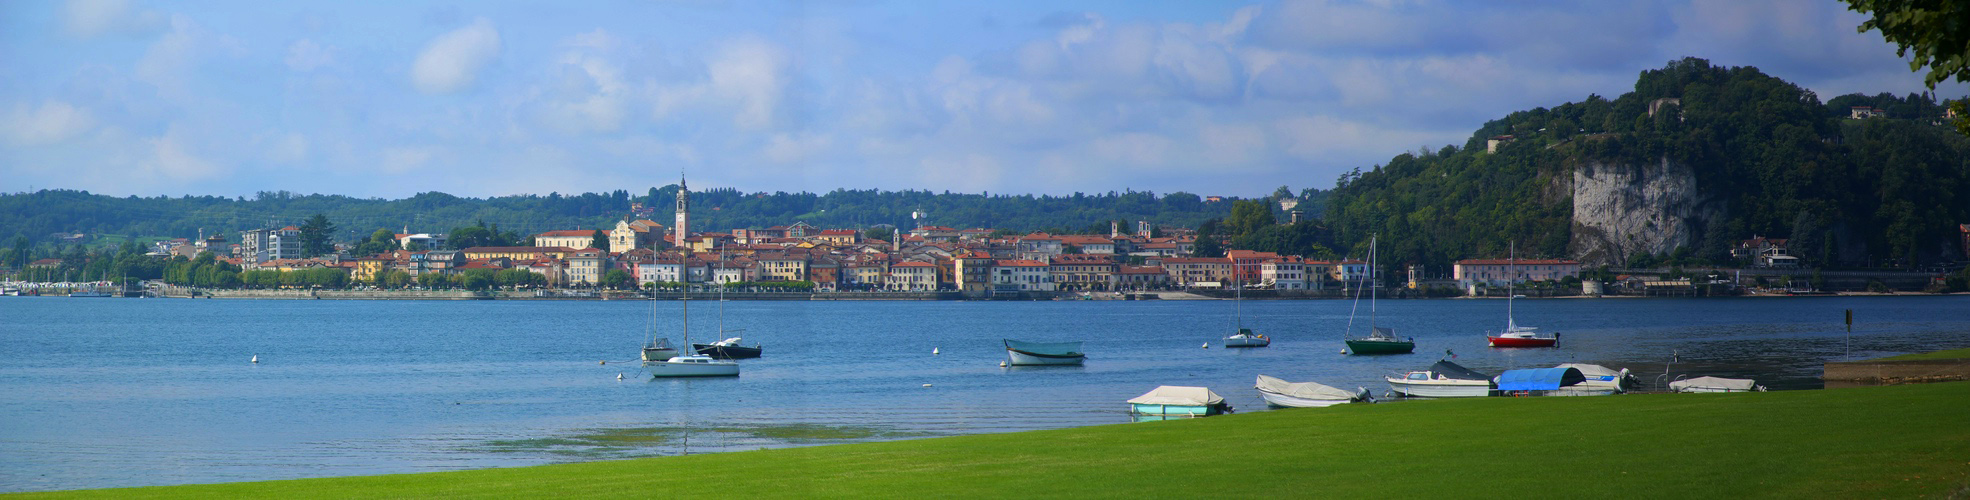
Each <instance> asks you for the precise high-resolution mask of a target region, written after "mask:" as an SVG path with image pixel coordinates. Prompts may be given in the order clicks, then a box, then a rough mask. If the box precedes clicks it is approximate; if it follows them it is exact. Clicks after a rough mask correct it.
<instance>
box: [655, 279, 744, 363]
mask: <svg viewBox="0 0 1970 500" xmlns="http://www.w3.org/2000/svg"><path fill="white" fill-rule="evenodd" d="M678 303H680V304H683V305H684V314H683V315H682V316H681V317H680V320H681V321H680V323H681V324H682V325H683V328H682V330H683V331H684V345H691V287H690V285H688V284H686V285H685V286H684V296H683V299H682V300H679V301H678ZM650 310H651V313H650V314H651V315H655V314H656V305H655V304H654V303H653V304H652V305H651V306H650ZM646 352H647V351H646ZM643 369H644V370H649V371H650V376H653V377H660V378H662V377H737V376H739V363H738V362H737V361H729V360H719V359H712V358H711V357H710V356H704V355H700V354H698V353H697V352H695V351H694V352H692V353H691V354H690V355H684V356H672V357H670V359H665V360H663V361H651V360H647V359H646V360H644V361H643Z"/></svg>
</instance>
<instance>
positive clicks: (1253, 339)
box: [1224, 328, 1272, 347]
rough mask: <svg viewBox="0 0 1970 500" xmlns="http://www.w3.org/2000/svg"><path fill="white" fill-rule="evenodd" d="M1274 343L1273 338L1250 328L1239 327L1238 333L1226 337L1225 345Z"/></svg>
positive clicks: (1254, 345)
mask: <svg viewBox="0 0 1970 500" xmlns="http://www.w3.org/2000/svg"><path fill="white" fill-rule="evenodd" d="M1269 345H1272V339H1270V338H1266V336H1264V335H1259V334H1256V333H1252V329H1250V328H1239V329H1238V333H1234V334H1231V336H1229V337H1225V338H1224V346H1225V347H1265V346H1269Z"/></svg>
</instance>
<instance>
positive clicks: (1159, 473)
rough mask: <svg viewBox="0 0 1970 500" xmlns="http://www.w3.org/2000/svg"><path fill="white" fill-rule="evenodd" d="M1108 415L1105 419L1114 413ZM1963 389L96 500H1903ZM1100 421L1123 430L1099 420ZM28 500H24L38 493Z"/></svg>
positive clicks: (180, 491)
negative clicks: (1152, 499) (1147, 499)
mask: <svg viewBox="0 0 1970 500" xmlns="http://www.w3.org/2000/svg"><path fill="white" fill-rule="evenodd" d="M1115 406H1116V409H1117V410H1118V411H1119V410H1121V409H1122V408H1123V405H1122V403H1121V402H1119V401H1117V402H1116V404H1115ZM1966 408H1970V382H1953V383H1941V384H1927V385H1906V386H1886V387H1869V388H1860V389H1835V390H1816V391H1782V392H1765V393H1739V394H1649V395H1625V396H1612V397H1579V398H1557V397H1555V398H1483V399H1472V400H1444V401H1424V402H1403V403H1397V404H1377V405H1346V406H1342V407H1334V408H1325V409H1305V410H1288V411H1268V412H1253V413H1248V414H1241V415H1231V416H1224V417H1212V418H1206V419H1199V420H1190V421H1172V422H1153V423H1140V424H1117V425H1105V426H1097V427H1086V428H1077V429H1061V430H1049V431H1035V432H1021V433H1013V434H994V435H976V436H960V437H949V438H936V439H920V440H912V441H895V442H882V443H859V444H847V445H835V446H818V447H808V448H791V449H777V450H763V451H752V452H738V453H722V454H711V455H692V456H684V457H661V458H650V459H636V460H621V461H608V462H589V463H578V464H566V465H551V466H541V467H525V468H509V469H491V470H473V471H458V472H440V473H428V474H404V475H390V476H366V477H348V478H332V479H308V480H295V481H272V482H259V483H234V484H218V485H194V486H177V487H156V488H139V489H124V490H95V491H78V492H59V493H54V494H46V496H64V497H65V496H81V497H97V496H113V497H119V498H123V497H223V498H232V497H428V496H445V497H497V498H509V497H529V498H544V497H562V496H583V497H618V498H620V497H657V496H661V497H674V496H677V497H727V498H730V497H738V498H752V497H772V498H781V497H853V498H864V497H887V498H920V497H940V498H950V497H965V498H969V497H1029V496H1048V497H1059V496H1069V497H1123V496H1176V497H1191V498H1203V497H1222V496H1230V497H1267V498H1277V497H1295V498H1297V497H1340V498H1353V497H1375V498H1472V497H1491V498H1628V497H1663V498H1741V497H1768V498H1769V497H1777V498H1855V497H1868V498H1915V497H1925V496H1927V497H1938V496H1947V495H1949V494H1951V493H1952V492H1958V494H1961V493H1960V492H1962V491H1964V488H1965V485H1966V484H1970V411H1966ZM1116 418H1117V419H1122V418H1125V417H1123V416H1121V415H1120V414H1119V413H1118V414H1117V416H1116ZM41 495H42V494H34V495H30V496H41Z"/></svg>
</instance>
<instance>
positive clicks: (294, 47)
mask: <svg viewBox="0 0 1970 500" xmlns="http://www.w3.org/2000/svg"><path fill="white" fill-rule="evenodd" d="M334 62H335V51H334V49H332V48H329V47H324V46H322V45H321V44H318V43H315V41H314V40H308V39H301V40H296V41H295V42H294V43H293V44H290V45H288V46H287V67H288V69H292V70H295V71H300V72H304V73H305V72H309V71H314V70H315V69H316V68H320V67H322V66H327V65H329V64H332V63H334Z"/></svg>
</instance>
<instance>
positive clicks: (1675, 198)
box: [1567, 159, 1723, 266]
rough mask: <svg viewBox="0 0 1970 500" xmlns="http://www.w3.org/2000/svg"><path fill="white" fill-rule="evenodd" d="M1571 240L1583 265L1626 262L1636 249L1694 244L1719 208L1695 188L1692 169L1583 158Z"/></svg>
mask: <svg viewBox="0 0 1970 500" xmlns="http://www.w3.org/2000/svg"><path fill="white" fill-rule="evenodd" d="M1572 189H1573V239H1572V242H1571V243H1570V244H1569V245H1568V249H1567V250H1568V253H1569V254H1571V255H1572V256H1573V258H1574V259H1577V260H1579V261H1580V262H1581V264H1583V265H1588V266H1598V265H1603V264H1607V265H1614V266H1621V265H1624V264H1625V263H1626V262H1627V261H1628V258H1629V257H1631V256H1634V255H1636V254H1639V253H1663V252H1667V251H1672V250H1675V249H1676V247H1679V246H1688V247H1694V246H1696V241H1697V238H1699V237H1701V236H1702V231H1701V228H1702V227H1704V224H1706V223H1708V222H1709V221H1711V220H1715V219H1717V216H1718V215H1720V214H1721V213H1722V212H1723V207H1722V206H1721V204H1720V203H1717V202H1713V201H1711V199H1710V198H1709V197H1706V196H1704V195H1703V194H1702V193H1701V192H1700V191H1699V190H1698V189H1697V186H1696V172H1695V171H1694V170H1691V169H1690V167H1689V166H1688V165H1683V164H1678V163H1674V162H1671V161H1669V160H1667V159H1664V160H1662V161H1659V162H1656V163H1653V164H1647V165H1620V164H1609V163H1604V162H1598V161H1593V162H1587V163H1584V164H1581V165H1577V166H1575V167H1574V169H1573V186H1572Z"/></svg>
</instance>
